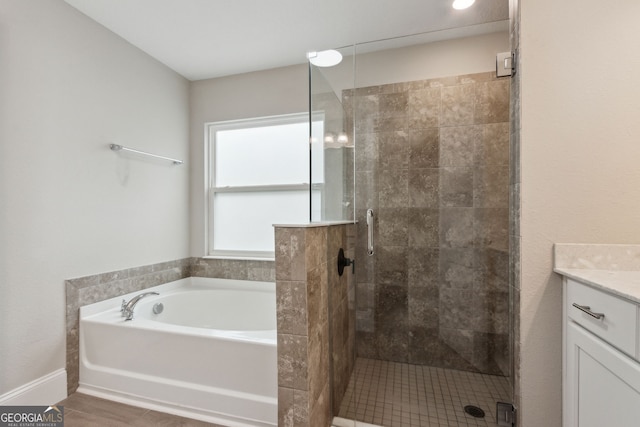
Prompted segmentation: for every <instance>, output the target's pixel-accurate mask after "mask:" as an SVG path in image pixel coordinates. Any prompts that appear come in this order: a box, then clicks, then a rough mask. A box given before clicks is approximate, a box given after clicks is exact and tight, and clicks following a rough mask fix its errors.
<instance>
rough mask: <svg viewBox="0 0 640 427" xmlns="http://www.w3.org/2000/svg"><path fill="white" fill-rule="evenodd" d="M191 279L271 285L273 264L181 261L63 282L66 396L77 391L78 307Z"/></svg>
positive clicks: (231, 261) (233, 261)
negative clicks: (64, 296) (64, 298)
mask: <svg viewBox="0 0 640 427" xmlns="http://www.w3.org/2000/svg"><path fill="white" fill-rule="evenodd" d="M190 276H196V277H217V278H221V279H237V280H256V281H266V282H273V281H275V263H274V262H273V261H244V260H223V259H204V258H184V259H179V260H174V261H168V262H162V263H158V264H152V265H146V266H142V267H134V268H128V269H125V270H118V271H112V272H109V273H103V274H96V275H92V276H85V277H79V278H76V279H70V280H66V281H65V286H66V298H67V301H66V303H67V304H66V310H67V314H66V318H67V322H66V323H67V324H66V330H67V360H66V368H67V393H68V394H71V393H73V392H75V391H76V389H77V388H78V380H79V370H80V368H79V359H78V357H79V354H78V349H79V338H78V329H79V323H78V322H79V317H78V315H79V309H80V307H82V306H83V305H87V304H93V303H94V302H98V301H104V300H106V299H110V298H113V297H117V296H118V295H125V294H128V293H130V292H135V291H139V290H142V289H146V288H150V287H152V286H157V285H161V284H163V283H168V282H173V281H175V280H179V279H183V278H185V277H190Z"/></svg>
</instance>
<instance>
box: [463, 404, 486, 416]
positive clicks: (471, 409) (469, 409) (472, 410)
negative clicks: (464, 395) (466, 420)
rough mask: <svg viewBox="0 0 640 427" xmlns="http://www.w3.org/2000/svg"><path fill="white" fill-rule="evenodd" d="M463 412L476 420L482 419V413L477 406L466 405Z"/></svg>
mask: <svg viewBox="0 0 640 427" xmlns="http://www.w3.org/2000/svg"><path fill="white" fill-rule="evenodd" d="M464 412H466V413H467V414H469V415H471V416H472V417H476V418H484V411H483V410H482V409H480V408H478V407H477V406H473V405H467V406H465V407H464Z"/></svg>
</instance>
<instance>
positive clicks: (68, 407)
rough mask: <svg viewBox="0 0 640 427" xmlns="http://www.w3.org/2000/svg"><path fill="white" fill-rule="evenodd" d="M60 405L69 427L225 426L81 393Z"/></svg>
mask: <svg viewBox="0 0 640 427" xmlns="http://www.w3.org/2000/svg"><path fill="white" fill-rule="evenodd" d="M58 405H62V406H64V425H65V427H128V426H136V427H144V426H157V427H203V426H216V427H221V426H219V425H217V424H211V423H206V422H204V421H198V420H192V419H190V418H182V417H178V416H176V415H171V414H165V413H162V412H157V411H152V410H149V409H144V408H138V407H136V406H129V405H125V404H122V403H118V402H112V401H110V400H105V399H99V398H97V397H93V396H89V395H86V394H81V393H74V394H72V395H71V396H69V397H67V398H66V399H65V400H63V401H62V402H59V403H58Z"/></svg>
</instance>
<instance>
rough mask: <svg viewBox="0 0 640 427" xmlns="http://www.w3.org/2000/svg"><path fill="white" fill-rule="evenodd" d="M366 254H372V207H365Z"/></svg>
mask: <svg viewBox="0 0 640 427" xmlns="http://www.w3.org/2000/svg"><path fill="white" fill-rule="evenodd" d="M367 255H369V256H371V255H373V209H367Z"/></svg>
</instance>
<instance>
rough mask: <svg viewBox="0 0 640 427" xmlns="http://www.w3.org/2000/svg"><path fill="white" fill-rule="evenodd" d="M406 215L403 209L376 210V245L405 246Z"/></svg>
mask: <svg viewBox="0 0 640 427" xmlns="http://www.w3.org/2000/svg"><path fill="white" fill-rule="evenodd" d="M408 214H409V210H408V209H407V208H405V207H397V208H381V209H379V210H378V220H377V222H378V244H380V245H384V246H407V243H408V239H409V235H408V231H409V229H408V219H409V218H408Z"/></svg>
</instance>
